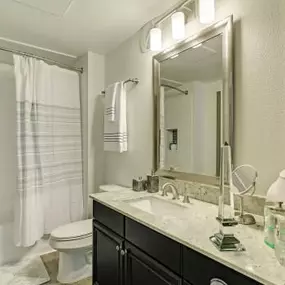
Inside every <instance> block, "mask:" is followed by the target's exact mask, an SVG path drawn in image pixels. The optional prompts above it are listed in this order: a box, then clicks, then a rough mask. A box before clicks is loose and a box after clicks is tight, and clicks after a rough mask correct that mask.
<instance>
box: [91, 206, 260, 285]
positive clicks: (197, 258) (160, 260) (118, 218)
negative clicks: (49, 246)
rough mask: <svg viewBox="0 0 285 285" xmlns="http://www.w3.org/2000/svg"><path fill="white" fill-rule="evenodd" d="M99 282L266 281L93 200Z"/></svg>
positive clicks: (248, 284) (215, 284) (188, 284)
mask: <svg viewBox="0 0 285 285" xmlns="http://www.w3.org/2000/svg"><path fill="white" fill-rule="evenodd" d="M93 208H94V211H93V285H145V284H150V285H236V284H242V285H261V284H260V283H258V282H256V281H254V280H252V279H250V278H248V277H246V276H244V275H242V274H240V273H238V272H236V271H234V270H232V269H231V268H228V267H226V266H224V265H222V264H220V263H218V262H216V261H214V260H212V259H210V258H208V257H206V256H204V255H203V254H201V253H198V252H197V251H194V250H192V249H190V248H188V247H186V246H184V245H182V244H180V243H178V242H176V241H174V240H172V239H170V238H168V237H166V236H164V235H162V234H160V233H158V232H156V231H154V230H152V229H150V228H149V227H146V226H144V225H142V224H141V223H138V222H136V221H134V220H132V219H130V218H128V217H124V216H123V215H121V214H120V213H118V212H116V211H114V210H112V209H110V208H108V207H106V206H104V205H102V204H100V203H98V202H95V201H94V203H93Z"/></svg>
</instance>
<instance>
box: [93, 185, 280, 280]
mask: <svg viewBox="0 0 285 285" xmlns="http://www.w3.org/2000/svg"><path fill="white" fill-rule="evenodd" d="M107 190H108V187H107ZM150 196H154V197H157V198H159V199H167V200H170V201H171V197H170V196H171V195H169V197H161V195H160V194H158V193H157V194H150V193H147V192H134V191H132V190H131V189H130V188H124V187H121V186H118V187H116V186H112V187H111V192H104V193H98V194H91V195H90V198H92V199H94V200H96V201H97V202H100V203H102V204H104V205H105V206H107V207H109V208H112V209H113V210H115V211H117V212H119V213H121V214H123V215H125V216H127V217H130V218H132V219H133V220H136V221H137V222H139V223H141V224H143V225H145V226H147V227H149V228H151V229H153V230H155V231H157V232H159V233H161V234H163V235H165V236H167V237H169V238H171V239H173V240H175V241H177V242H179V243H181V244H183V245H185V246H187V247H189V248H191V249H193V250H195V251H197V252H200V253H201V254H203V255H206V256H208V257H210V258H212V259H214V260H216V261H217V262H219V263H222V264H224V265H226V266H228V267H230V268H232V269H234V270H236V271H238V272H240V273H242V274H244V275H246V276H248V277H250V278H252V279H254V280H256V281H258V282H260V283H262V284H265V285H285V268H284V267H282V266H281V265H280V264H279V262H278V261H277V259H276V257H275V253H274V250H272V249H270V248H269V247H268V246H266V245H265V244H264V234H263V230H262V228H259V227H258V226H244V225H238V226H236V227H233V228H232V230H233V232H234V234H235V236H236V237H237V238H238V239H239V240H240V241H241V243H242V244H243V245H244V246H245V248H246V251H244V252H220V251H219V250H218V249H217V248H216V247H214V245H213V244H212V243H211V242H210V240H209V237H210V236H212V235H213V234H214V233H216V232H218V230H219V224H218V223H217V221H216V219H215V218H216V216H217V212H218V207H217V206H216V205H212V204H208V203H205V202H201V201H198V200H194V199H191V200H190V204H183V203H182V202H181V201H177V202H173V201H171V203H178V204H181V205H183V207H184V210H183V217H182V216H179V217H173V216H171V215H164V216H163V217H162V216H157V215H156V216H155V215H152V214H149V213H147V212H145V211H143V210H140V209H137V208H135V207H133V206H131V205H129V204H128V203H129V200H132V199H138V198H144V197H150Z"/></svg>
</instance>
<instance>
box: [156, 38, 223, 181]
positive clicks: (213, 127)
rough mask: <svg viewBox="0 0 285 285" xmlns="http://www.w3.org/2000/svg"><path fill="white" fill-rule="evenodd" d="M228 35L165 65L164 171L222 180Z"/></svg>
mask: <svg viewBox="0 0 285 285" xmlns="http://www.w3.org/2000/svg"><path fill="white" fill-rule="evenodd" d="M222 47H223V35H222V34H220V35H218V36H216V37H214V38H211V39H209V40H207V41H204V42H202V43H200V44H198V45H196V46H194V47H193V48H190V49H187V50H186V51H184V52H182V53H180V54H176V55H175V56H172V57H171V58H169V59H167V60H165V61H163V62H161V63H160V76H161V78H160V154H159V157H160V159H159V164H160V165H159V168H160V169H165V170H175V171H178V172H186V173H196V174H202V175H207V176H219V164H220V162H219V161H220V160H219V156H220V145H221V144H220V131H221V130H220V125H221V123H220V120H221V96H222V93H223V50H222Z"/></svg>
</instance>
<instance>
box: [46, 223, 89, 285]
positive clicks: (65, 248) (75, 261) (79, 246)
mask: <svg viewBox="0 0 285 285" xmlns="http://www.w3.org/2000/svg"><path fill="white" fill-rule="evenodd" d="M49 243H50V246H51V247H52V248H53V249H55V250H57V251H58V252H59V265H58V275H57V280H58V281H59V282H60V283H63V284H68V283H74V282H77V281H79V280H82V279H85V278H87V277H90V276H92V219H89V220H83V221H79V222H74V223H70V224H67V225H64V226H60V227H58V228H56V229H55V230H53V231H52V233H51V235H50V239H49Z"/></svg>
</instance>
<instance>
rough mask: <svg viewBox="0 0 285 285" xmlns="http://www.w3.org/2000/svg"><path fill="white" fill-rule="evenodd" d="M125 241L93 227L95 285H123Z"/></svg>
mask: <svg viewBox="0 0 285 285" xmlns="http://www.w3.org/2000/svg"><path fill="white" fill-rule="evenodd" d="M122 248H123V240H122V239H121V238H119V237H118V236H116V235H115V234H113V233H110V232H109V231H107V230H105V229H103V228H102V227H100V226H97V225H93V284H94V285H95V284H96V285H110V284H112V285H122V284H123V280H122V278H123V274H122V273H123V255H122V253H123V252H121V251H122Z"/></svg>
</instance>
